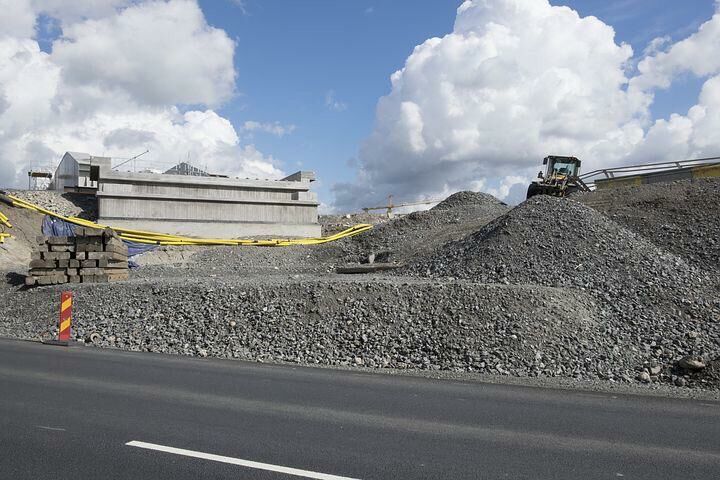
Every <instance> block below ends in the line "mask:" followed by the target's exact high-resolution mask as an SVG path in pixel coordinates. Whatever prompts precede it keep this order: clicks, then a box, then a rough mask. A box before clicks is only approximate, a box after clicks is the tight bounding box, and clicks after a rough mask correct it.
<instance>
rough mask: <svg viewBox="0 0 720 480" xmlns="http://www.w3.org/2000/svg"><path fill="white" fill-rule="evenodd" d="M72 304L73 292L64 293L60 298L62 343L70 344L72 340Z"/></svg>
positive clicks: (60, 339) (59, 334)
mask: <svg viewBox="0 0 720 480" xmlns="http://www.w3.org/2000/svg"><path fill="white" fill-rule="evenodd" d="M72 303H73V296H72V292H62V295H61V296H60V329H59V331H58V341H60V342H68V341H69V340H70V324H71V322H72Z"/></svg>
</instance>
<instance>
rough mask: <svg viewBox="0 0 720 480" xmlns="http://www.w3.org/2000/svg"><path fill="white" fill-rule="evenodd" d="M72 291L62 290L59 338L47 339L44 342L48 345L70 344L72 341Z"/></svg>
mask: <svg viewBox="0 0 720 480" xmlns="http://www.w3.org/2000/svg"><path fill="white" fill-rule="evenodd" d="M72 304H73V294H72V292H62V294H61V295H60V320H59V321H58V338H57V340H45V341H43V342H42V343H45V344H48V345H62V346H68V344H69V342H70V330H71V323H72Z"/></svg>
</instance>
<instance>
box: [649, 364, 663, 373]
mask: <svg viewBox="0 0 720 480" xmlns="http://www.w3.org/2000/svg"><path fill="white" fill-rule="evenodd" d="M661 371H662V367H661V366H660V365H657V366H654V367H650V375H659V374H660V372H661Z"/></svg>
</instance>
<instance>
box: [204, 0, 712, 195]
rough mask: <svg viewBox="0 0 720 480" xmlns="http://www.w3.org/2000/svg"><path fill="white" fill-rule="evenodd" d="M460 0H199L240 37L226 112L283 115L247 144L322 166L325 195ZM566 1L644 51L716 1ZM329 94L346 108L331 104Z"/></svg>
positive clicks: (682, 32) (660, 110)
mask: <svg viewBox="0 0 720 480" xmlns="http://www.w3.org/2000/svg"><path fill="white" fill-rule="evenodd" d="M459 3H460V2H458V1H457V0H392V1H382V2H378V1H365V0H354V1H334V0H304V1H296V0H273V1H262V0H244V1H243V3H242V6H238V3H237V2H236V1H231V0H226V1H216V0H213V1H208V0H201V2H200V5H201V7H202V9H203V11H204V13H205V16H206V18H207V20H208V22H209V23H210V24H211V25H214V26H216V27H220V28H222V29H224V30H225V31H226V32H227V33H228V35H229V36H230V37H231V38H233V39H235V40H236V42H237V49H236V54H235V64H236V68H237V71H238V80H237V92H238V93H237V96H236V97H235V98H234V99H233V100H232V101H231V102H229V103H227V104H225V105H224V106H223V107H222V108H221V109H220V113H222V114H223V115H224V116H226V117H228V118H229V119H230V120H231V121H232V122H233V123H234V124H235V126H236V127H239V126H241V125H242V124H243V123H244V122H245V121H246V120H254V121H260V122H274V121H278V122H280V123H282V124H292V125H295V126H296V127H297V128H296V130H295V131H294V132H293V133H292V134H289V135H286V136H283V137H282V138H278V137H277V136H275V135H272V134H269V133H262V132H254V133H253V136H252V139H251V141H252V142H254V143H255V144H256V145H257V146H258V148H259V149H260V150H261V151H262V152H264V153H266V154H271V155H273V156H274V157H275V158H277V159H279V160H281V161H282V162H283V167H284V169H285V170H287V171H294V170H295V169H298V168H303V169H313V170H316V171H317V172H318V174H319V177H320V179H321V182H320V184H319V185H318V187H319V188H318V190H319V191H320V194H321V197H323V198H325V199H327V198H328V196H329V195H330V194H329V187H330V184H331V183H332V182H336V181H348V180H351V178H352V177H353V175H354V171H355V170H354V168H353V167H352V163H353V158H354V157H355V156H356V155H357V149H358V146H359V145H360V143H361V142H362V141H363V139H364V138H366V137H367V136H368V134H369V133H370V132H371V130H372V126H373V119H374V112H375V106H376V103H377V100H378V98H379V97H381V96H382V95H385V94H387V93H388V92H389V91H390V83H389V76H390V75H391V74H392V73H393V72H394V71H395V70H397V69H399V68H401V67H402V66H403V63H404V61H405V59H406V58H407V57H408V55H409V54H410V53H411V52H412V49H413V48H414V47H415V46H416V45H418V44H420V43H422V42H423V41H424V40H426V39H428V38H430V37H433V36H443V35H445V34H447V33H449V32H450V31H451V30H452V26H453V22H454V20H455V15H456V12H455V10H456V8H457V6H458V5H459ZM552 3H553V4H555V5H568V6H570V7H571V8H573V9H575V10H577V11H578V12H579V13H580V14H581V15H582V16H586V15H594V16H597V17H598V18H600V19H601V20H603V21H604V22H605V23H608V24H610V25H611V26H613V28H614V29H615V31H616V39H617V41H618V42H626V43H628V44H630V45H631V46H632V47H633V50H634V52H635V55H636V57H639V56H640V55H641V54H642V52H643V50H644V49H645V48H646V47H647V45H648V43H649V42H650V41H651V40H652V39H653V38H656V37H660V36H669V37H670V38H671V40H673V41H675V40H678V39H681V38H684V37H686V36H687V35H689V34H690V33H692V32H693V31H695V30H696V29H697V27H698V26H699V25H700V24H701V23H702V22H704V21H706V20H707V19H709V18H710V17H711V16H712V13H713V9H714V7H713V2H712V0H688V1H681V2H680V1H674V0H658V1H650V0H618V1H615V2H612V1H606V0H583V1H567V2H559V1H554V2H552ZM701 85H702V82H701V81H700V80H697V79H695V78H693V77H690V76H685V77H682V78H680V79H679V81H676V82H675V84H674V85H673V87H672V89H671V90H669V91H665V92H662V91H661V92H658V93H657V95H656V101H655V102H654V104H653V106H652V113H653V115H654V116H656V117H666V116H668V115H669V114H670V113H672V112H680V113H685V112H686V110H687V108H688V107H689V106H691V105H692V104H693V102H694V100H695V99H696V97H697V93H698V91H699V88H700V86H701ZM329 92H332V94H333V95H334V99H335V100H336V101H337V102H338V103H340V104H343V105H344V106H345V108H344V109H333V108H329V107H328V105H326V99H327V96H328V94H329Z"/></svg>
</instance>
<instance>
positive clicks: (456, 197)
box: [430, 190, 506, 212]
mask: <svg viewBox="0 0 720 480" xmlns="http://www.w3.org/2000/svg"><path fill="white" fill-rule="evenodd" d="M493 204H495V205H506V204H505V203H504V202H501V201H500V200H498V199H497V198H495V197H493V196H492V195H490V194H489V193H483V192H470V191H467V190H466V191H462V192H457V193H453V194H452V195H450V196H449V197H447V198H446V199H445V200H443V201H442V202H440V203H438V204H437V205H435V206H434V207H433V208H431V209H430V210H431V211H436V212H437V211H441V210H450V209H454V208H464V207H467V206H469V205H493Z"/></svg>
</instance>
